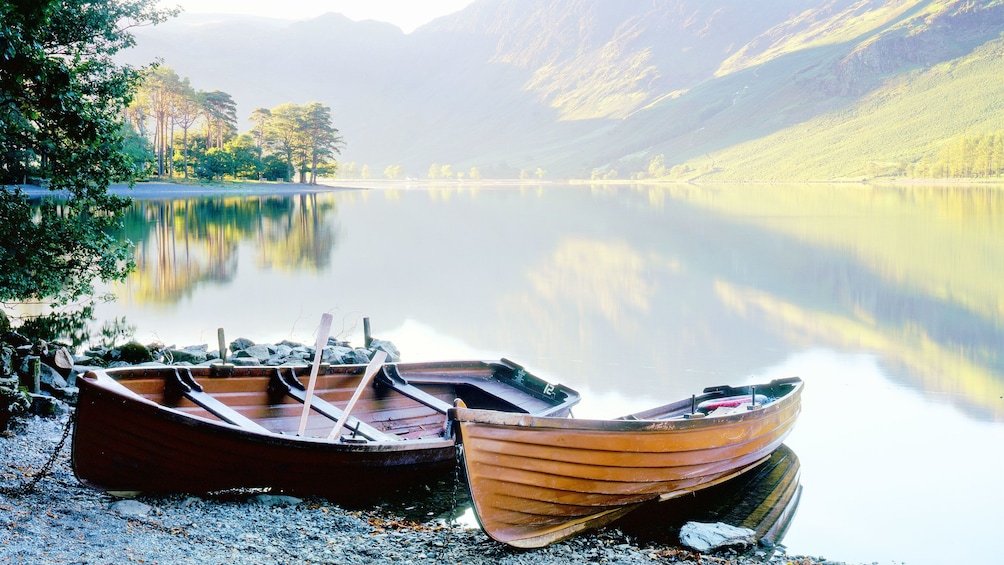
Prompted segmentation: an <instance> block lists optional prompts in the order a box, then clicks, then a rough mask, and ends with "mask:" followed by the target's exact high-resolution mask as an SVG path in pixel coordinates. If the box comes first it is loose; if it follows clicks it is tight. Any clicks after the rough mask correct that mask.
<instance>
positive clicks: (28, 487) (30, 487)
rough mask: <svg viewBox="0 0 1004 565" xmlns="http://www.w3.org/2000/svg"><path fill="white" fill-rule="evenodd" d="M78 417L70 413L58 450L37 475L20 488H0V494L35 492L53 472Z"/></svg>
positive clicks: (24, 494) (10, 494)
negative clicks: (39, 484) (53, 467)
mask: <svg viewBox="0 0 1004 565" xmlns="http://www.w3.org/2000/svg"><path fill="white" fill-rule="evenodd" d="M76 416H77V412H76V410H74V411H72V412H70V417H69V418H67V419H66V426H64V427H63V435H62V437H60V438H59V443H57V444H56V449H55V450H54V451H53V452H52V455H50V456H49V460H48V461H46V462H45V464H44V465H42V468H41V469H39V470H38V472H37V473H35V475H34V476H33V477H32V478H31V479H30V480H28V481H27V482H25V483H24V484H23V485H21V486H19V487H0V494H4V495H7V496H26V495H29V494H31V493H33V492H35V488H36V487H37V486H38V483H39V482H41V480H42V479H44V478H45V477H46V476H48V475H49V473H50V472H51V471H52V466H53V465H55V464H56V459H58V458H59V452H61V451H62V450H63V446H64V445H66V440H67V439H68V438H69V437H70V431H71V430H72V429H73V421H74V419H75V418H76Z"/></svg>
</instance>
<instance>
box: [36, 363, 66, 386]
mask: <svg viewBox="0 0 1004 565" xmlns="http://www.w3.org/2000/svg"><path fill="white" fill-rule="evenodd" d="M39 369H40V371H39V381H40V382H41V383H42V385H43V386H45V387H46V388H48V389H49V390H51V391H56V390H59V389H61V388H66V387H67V386H68V383H67V382H66V379H65V378H63V375H60V374H59V372H58V371H56V370H55V369H53V368H52V367H50V366H48V365H46V364H45V363H42V364H41V365H40V366H39Z"/></svg>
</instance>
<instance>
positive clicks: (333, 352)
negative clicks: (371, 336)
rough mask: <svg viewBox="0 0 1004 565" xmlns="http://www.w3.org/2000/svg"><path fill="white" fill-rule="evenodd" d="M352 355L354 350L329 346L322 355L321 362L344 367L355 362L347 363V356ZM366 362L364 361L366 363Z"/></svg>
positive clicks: (339, 346)
mask: <svg viewBox="0 0 1004 565" xmlns="http://www.w3.org/2000/svg"><path fill="white" fill-rule="evenodd" d="M351 355H352V349H351V348H348V347H344V346H341V345H329V346H327V347H325V348H324V352H323V353H322V354H321V361H323V362H325V363H331V364H332V365H344V364H347V363H352V362H353V361H345V358H346V356H351ZM365 362H366V361H363V363H365Z"/></svg>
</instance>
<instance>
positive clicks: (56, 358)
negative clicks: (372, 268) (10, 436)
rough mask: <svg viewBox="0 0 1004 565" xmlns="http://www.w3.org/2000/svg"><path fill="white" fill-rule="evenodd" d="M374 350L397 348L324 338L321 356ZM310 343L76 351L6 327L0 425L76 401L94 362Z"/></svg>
mask: <svg viewBox="0 0 1004 565" xmlns="http://www.w3.org/2000/svg"><path fill="white" fill-rule="evenodd" d="M377 350H382V351H385V352H386V353H387V356H388V359H389V360H390V361H399V360H400V358H401V354H400V352H399V351H398V349H397V347H395V346H394V344H393V343H391V342H389V341H384V340H379V339H373V340H370V345H369V347H368V348H353V347H352V346H351V345H349V343H348V342H345V341H340V340H337V339H335V338H328V341H327V345H326V346H325V347H324V349H323V350H322V351H321V361H322V362H323V363H329V364H332V365H345V364H365V363H368V362H369V360H370V357H372V355H373V353H374V352H376V351H377ZM314 355H315V347H314V345H305V344H302V343H295V342H291V341H282V342H279V343H275V344H271V343H270V344H259V343H255V342H253V341H251V340H250V339H247V338H238V339H235V340H233V341H231V342H230V344H229V346H228V347H227V348H226V349H224V350H223V352H222V353H221V352H220V350H219V349H216V350H210V349H209V346H207V345H190V346H186V347H180V348H179V347H175V346H164V345H162V344H159V343H154V344H149V345H143V344H141V343H138V342H135V341H131V342H129V343H126V344H124V345H119V346H112V347H104V346H101V347H92V348H90V349H88V350H86V351H85V352H84V353H83V354H81V355H75V354H73V353H72V351H71V349H70V347H69V346H68V345H66V344H64V343H60V342H55V341H51V342H47V341H45V340H36V341H32V340H30V339H28V338H26V337H25V336H23V335H21V334H19V333H17V332H15V331H11V330H9V329H8V330H7V331H4V332H3V333H2V336H0V431H3V430H5V429H7V425H8V421H9V419H10V418H11V417H12V416H17V415H20V414H36V415H40V416H54V415H58V414H61V413H63V412H65V410H66V406H67V405H71V406H72V405H75V404H76V401H77V393H78V389H77V386H76V380H77V378H78V377H79V376H80V375H83V374H84V373H86V372H87V371H90V370H93V369H96V368H112V367H124V366H132V365H149V364H155V365H188V366H192V365H208V364H210V363H214V362H217V363H218V362H220V361H221V360H225V361H226V362H228V363H232V364H234V365H241V366H247V365H269V366H273V365H283V366H307V365H310V364H311V363H312V362H313V360H314Z"/></svg>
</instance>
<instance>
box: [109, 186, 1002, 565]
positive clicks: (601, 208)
mask: <svg viewBox="0 0 1004 565" xmlns="http://www.w3.org/2000/svg"><path fill="white" fill-rule="evenodd" d="M231 198H232V197H206V198H204V199H203V198H200V199H191V198H179V199H177V200H175V201H173V202H172V201H165V202H158V203H155V204H153V203H146V204H145V203H144V202H142V201H137V203H136V207H137V208H136V211H135V214H136V216H135V217H136V221H135V222H133V223H132V224H131V227H130V230H132V231H131V232H130V234H128V235H129V237H130V238H131V239H133V240H134V241H138V242H141V248H140V250H139V252H140V253H142V254H143V256H142V258H143V262H144V269H143V270H142V271H141V272H140V273H137V275H136V276H134V277H133V278H131V279H130V280H129V281H127V282H126V284H125V285H124V286H123V287H121V288H118V289H116V292H117V293H118V294H119V295H120V296H127V297H133V298H135V297H137V296H141V297H142V300H120V301H118V302H116V303H113V304H101V305H98V306H97V307H96V310H95V312H96V315H97V317H98V320H99V321H100V320H112V319H115V318H117V317H127V318H128V320H129V322H130V323H131V324H134V325H136V326H137V327H138V328H139V331H138V333H137V338H138V339H140V340H141V341H147V340H154V339H156V340H160V341H164V342H165V343H179V344H192V343H211V342H212V341H213V340H215V335H216V329H217V328H219V327H225V328H226V329H227V335H228V336H234V337H238V336H241V337H248V338H251V339H253V340H254V341H258V342H272V343H274V342H278V341H280V340H282V339H291V340H293V341H298V342H301V343H310V342H312V339H313V336H312V332H313V330H314V328H316V326H317V320H318V318H319V316H320V314H321V313H322V312H331V313H333V314H335V316H336V326H337V327H336V330H335V333H336V334H338V335H339V337H341V338H344V339H350V340H353V341H354V342H356V343H359V342H361V340H362V336H361V330H359V329H356V330H353V328H361V323H359V320H360V318H361V317H362V316H367V317H369V318H370V319H371V321H372V322H373V328H374V335H376V336H378V337H384V338H387V339H391V340H392V341H394V343H395V344H397V345H398V346H399V347H400V349H401V350H402V354H403V355H404V356H405V358H407V359H409V360H420V359H437V358H438V359H450V358H453V359H459V358H471V357H474V358H484V359H491V358H498V357H502V356H505V357H509V358H511V359H513V360H515V361H516V362H518V363H521V364H524V365H526V366H527V367H528V368H529V369H530V370H531V371H532V372H534V373H535V374H538V375H541V376H543V377H545V378H548V379H549V380H553V381H559V382H562V383H564V384H566V385H568V386H571V387H573V388H575V389H577V390H579V391H581V392H582V393H583V396H584V400H583V403H582V405H581V406H580V407H578V408H577V410H576V414H577V415H579V416H584V417H613V416H618V415H620V414H622V413H630V412H634V411H637V409H642V408H648V407H651V406H656V405H658V404H660V403H664V402H667V401H670V400H672V399H676V398H682V397H684V396H689V394H690V393H691V392H692V391H694V390H700V389H702V388H704V387H706V386H712V385H719V384H745V383H747V382H762V381H765V380H769V379H770V378H775V377H788V376H795V375H797V376H801V377H802V378H803V379H804V380H805V381H806V388H805V395H804V411H803V413H802V416H801V417H800V421H799V424H798V425H797V426H796V428H795V430H794V432H793V433H792V435H791V436H790V437H789V438H788V440H787V442H786V443H787V444H788V445H790V446H791V447H792V449H794V450H795V451H796V452H797V453H798V458H799V459H800V461H801V473H802V474H801V482H802V484H805V485H806V491H805V496H804V497H803V498H802V500H801V502H800V504H799V512H798V514H799V516H798V519H797V520H796V521H795V522H794V523H793V524H792V528H791V530H790V531H789V533H788V534H787V537H786V538H785V540H786V544H787V545H789V547H791V548H792V549H793V550H794V551H796V552H802V553H808V554H818V553H819V552H822V553H823V554H824V555H826V556H827V557H832V558H837V559H842V560H857V561H864V562H871V561H876V560H882V561H890V560H897V561H903V560H905V561H908V562H911V563H938V562H949V561H951V560H953V558H956V557H957V558H958V559H956V560H965V559H969V560H970V561H969V562H979V561H980V559H981V557H983V558H985V556H986V555H989V554H990V553H989V551H984V550H983V549H985V548H983V549H981V547H980V546H981V543H983V544H984V545H985V543H986V542H985V541H983V542H981V541H980V540H988V539H993V534H994V532H993V531H992V528H993V527H995V526H996V525H998V524H999V523H1001V521H1002V520H1004V515H1002V512H1004V511H1002V510H1001V509H1004V499H1002V498H1001V497H1002V496H1004V495H1001V494H1000V492H1001V491H1000V489H994V488H993V485H995V484H997V482H999V477H1000V475H1001V473H1002V472H1004V469H1002V466H1001V462H1000V461H999V457H998V456H997V452H996V451H994V449H993V448H992V447H988V446H996V445H1002V444H1004V425H1002V424H1001V423H1002V422H1004V359H1002V358H1001V354H1000V344H1001V343H1004V285H1000V283H999V281H1000V280H1002V279H1004V221H1001V220H1002V219H1004V217H1002V216H1004V207H1002V206H1001V202H1002V200H1001V198H1002V197H1001V191H1000V189H998V188H990V187H977V188H972V189H969V188H967V189H958V188H933V187H902V188H899V187H897V188H880V187H867V186H839V187H830V186H822V185H813V186H796V187H791V186H758V185H741V186H729V187H710V188H709V187H692V186H682V185H681V186H675V185H674V186H665V185H662V186H656V185H653V186H633V187H627V186H618V187H588V188H587V187H558V186H550V187H543V188H540V187H532V188H527V189H520V188H514V187H503V188H499V189H494V188H491V187H487V186H481V187H479V188H463V189H459V190H458V189H454V188H449V189H448V188H437V189H435V190H429V191H425V190H421V189H413V190H370V191H339V192H332V193H327V194H317V195H315V196H312V197H307V198H305V197H303V196H300V195H295V196H280V197H275V199H274V200H272V199H271V198H263V197H260V196H254V197H244V198H234V199H233V200H231ZM266 201H267V203H266ZM151 210H157V212H156V213H154V212H151ZM158 218H163V220H158ZM158 226H162V227H158ZM168 226H169V227H168ZM158 230H160V231H158ZM339 321H340V324H339ZM945 485H951V488H944V486H945ZM918 497H919V498H918ZM918 500H921V501H922V506H923V508H924V509H925V510H924V511H923V512H918V511H916V510H913V509H914V508H916V507H917V504H918V502H917V501H918ZM890 524H894V525H895V527H894V528H890V527H889V525H890ZM876 531H883V535H882V536H875V535H874V532H876ZM936 538H938V539H952V540H953V541H952V549H951V551H952V552H953V553H952V557H948V554H947V550H945V551H941V552H938V551H935V550H934V549H932V548H930V543H929V542H930V540H931V539H936ZM848 540H853V541H848ZM960 540H961V541H960ZM963 546H965V547H963ZM939 558H940V559H939Z"/></svg>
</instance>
